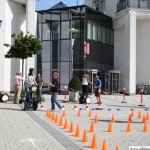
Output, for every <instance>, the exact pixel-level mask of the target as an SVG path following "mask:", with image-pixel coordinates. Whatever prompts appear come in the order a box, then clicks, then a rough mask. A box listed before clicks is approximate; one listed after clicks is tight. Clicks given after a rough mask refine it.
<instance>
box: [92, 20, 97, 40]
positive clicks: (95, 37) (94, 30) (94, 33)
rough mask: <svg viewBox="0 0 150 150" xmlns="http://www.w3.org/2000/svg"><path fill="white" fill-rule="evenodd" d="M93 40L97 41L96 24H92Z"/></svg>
mask: <svg viewBox="0 0 150 150" xmlns="http://www.w3.org/2000/svg"><path fill="white" fill-rule="evenodd" d="M93 40H96V41H97V24H96V23H93Z"/></svg>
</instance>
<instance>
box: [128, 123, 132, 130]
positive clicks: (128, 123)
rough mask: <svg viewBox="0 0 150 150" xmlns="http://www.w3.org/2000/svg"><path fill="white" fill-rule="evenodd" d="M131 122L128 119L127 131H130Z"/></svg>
mask: <svg viewBox="0 0 150 150" xmlns="http://www.w3.org/2000/svg"><path fill="white" fill-rule="evenodd" d="M131 131H132V130H131V124H130V121H128V125H127V132H131Z"/></svg>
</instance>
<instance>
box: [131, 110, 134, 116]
mask: <svg viewBox="0 0 150 150" xmlns="http://www.w3.org/2000/svg"><path fill="white" fill-rule="evenodd" d="M131 116H132V117H134V110H133V109H132V112H131Z"/></svg>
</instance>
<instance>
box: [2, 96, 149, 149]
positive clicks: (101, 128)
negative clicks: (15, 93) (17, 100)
mask: <svg viewBox="0 0 150 150" xmlns="http://www.w3.org/2000/svg"><path fill="white" fill-rule="evenodd" d="M44 97H45V102H44V110H41V109H40V105H39V108H38V110H37V111H33V110H27V111H22V110H21V109H20V106H19V104H18V105H16V104H13V103H12V102H11V101H8V102H7V103H0V150H29V149H31V150H57V149H61V150H63V149H64V150H65V149H70V150H78V149H86V150H88V149H91V148H90V146H91V143H92V138H93V134H94V133H95V134H96V138H97V145H98V149H100V150H101V149H102V144H103V140H104V139H105V140H106V143H107V150H116V146H117V145H118V146H119V148H120V150H128V149H129V146H150V140H149V139H150V120H148V121H147V126H148V128H149V131H148V132H142V131H143V126H144V123H143V122H142V120H143V115H145V116H146V115H147V114H149V115H150V95H144V97H143V104H144V105H145V107H143V106H138V105H139V104H140V95H135V96H126V97H125V101H127V103H121V102H122V100H123V96H122V95H102V96H101V98H102V102H103V104H102V105H101V106H100V108H101V110H95V109H96V108H98V105H97V104H95V102H96V98H95V97H94V95H90V98H91V104H90V105H89V108H90V109H94V110H92V116H91V117H88V113H89V111H88V110H85V107H86V105H85V104H79V103H78V102H67V103H63V102H62V100H64V96H63V95H59V100H60V103H61V105H63V106H65V107H66V117H63V123H64V121H65V119H67V120H68V125H69V127H70V123H71V121H72V122H73V124H74V131H76V127H77V125H79V126H80V134H81V136H80V137H75V132H74V133H69V132H68V131H69V127H68V129H63V126H59V125H58V123H57V124H56V123H54V121H52V120H51V119H48V118H47V117H46V110H47V109H50V95H44ZM67 99H68V96H67ZM75 104H76V105H77V108H78V109H81V111H80V112H81V116H80V117H78V111H77V110H74V105H75ZM132 110H134V116H133V117H132V123H131V129H132V131H131V132H126V128H127V124H128V118H129V115H130V114H131V112H132ZM139 111H140V113H141V114H142V117H141V119H138V114H139ZM54 114H55V115H56V114H57V115H58V118H59V119H60V116H62V112H59V110H58V108H57V106H56V110H55V112H54ZM96 114H97V115H98V123H94V129H95V132H94V133H93V132H89V130H90V125H91V122H93V121H94V118H95V115H96ZM113 114H114V116H115V123H113V124H112V129H113V132H108V125H109V122H110V120H111V118H112V115H113ZM84 129H86V130H87V136H88V142H87V143H83V142H81V140H82V137H83V131H84Z"/></svg>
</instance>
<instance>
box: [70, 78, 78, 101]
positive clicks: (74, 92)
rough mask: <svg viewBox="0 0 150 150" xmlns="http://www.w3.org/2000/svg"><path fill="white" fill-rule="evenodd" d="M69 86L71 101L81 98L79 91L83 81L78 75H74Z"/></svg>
mask: <svg viewBox="0 0 150 150" xmlns="http://www.w3.org/2000/svg"><path fill="white" fill-rule="evenodd" d="M68 88H69V101H78V100H79V91H81V81H80V79H79V77H78V76H74V77H73V78H72V79H71V80H70V82H69V85H68Z"/></svg>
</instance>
